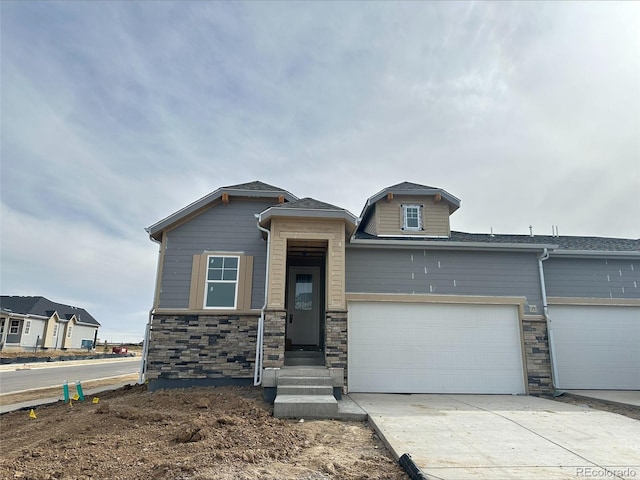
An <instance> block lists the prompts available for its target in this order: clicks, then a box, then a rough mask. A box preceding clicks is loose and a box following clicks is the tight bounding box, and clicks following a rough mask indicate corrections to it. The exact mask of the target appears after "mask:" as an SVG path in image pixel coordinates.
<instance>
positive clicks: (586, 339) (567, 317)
mask: <svg viewBox="0 0 640 480" xmlns="http://www.w3.org/2000/svg"><path fill="white" fill-rule="evenodd" d="M549 314H550V317H551V333H550V339H551V342H552V349H553V355H554V363H555V374H556V378H555V381H556V387H557V388H566V389H594V390H596V389H606V390H640V307H634V306H613V305H611V306H609V305H606V306H605V305H603V306H600V305H552V306H551V307H550V309H549Z"/></svg>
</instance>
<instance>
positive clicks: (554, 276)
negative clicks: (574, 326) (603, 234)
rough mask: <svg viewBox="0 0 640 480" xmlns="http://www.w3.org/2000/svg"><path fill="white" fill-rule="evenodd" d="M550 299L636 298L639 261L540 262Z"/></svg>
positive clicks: (639, 288) (639, 287)
mask: <svg viewBox="0 0 640 480" xmlns="http://www.w3.org/2000/svg"><path fill="white" fill-rule="evenodd" d="M543 265H544V278H545V283H546V285H547V295H548V296H550V297H576V298H640V261H638V260H618V259H607V258H600V259H590V258H553V257H551V258H550V259H548V260H546V261H545V262H544V264H543Z"/></svg>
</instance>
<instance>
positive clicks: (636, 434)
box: [349, 394, 640, 480]
mask: <svg viewBox="0 0 640 480" xmlns="http://www.w3.org/2000/svg"><path fill="white" fill-rule="evenodd" d="M349 396H350V397H351V398H352V399H353V400H354V401H355V402H356V403H357V404H358V405H360V407H362V408H363V409H364V410H365V411H366V412H367V413H368V414H369V418H370V421H371V422H372V423H373V424H374V427H375V428H376V430H377V431H378V432H379V433H380V434H381V436H382V437H383V439H384V440H385V442H386V443H387V444H388V446H389V447H390V449H391V451H392V452H393V454H394V455H395V456H396V458H397V457H399V456H401V455H403V454H404V453H409V454H410V455H411V457H412V458H413V460H414V462H415V463H416V464H417V465H418V467H420V468H421V469H422V471H423V472H424V473H425V474H426V475H427V476H428V477H429V478H431V479H447V480H458V479H460V480H463V479H464V480H467V479H495V480H502V479H523V478H536V479H551V478H553V479H564V478H566V479H574V480H575V479H580V478H616V479H620V478H624V479H633V480H637V479H640V421H637V420H633V419H631V418H628V417H623V416H621V415H617V414H613V413H608V412H603V411H599V410H594V409H591V408H588V407H580V406H574V405H569V404H565V403H560V402H554V401H552V400H544V399H541V398H536V397H526V396H503V395H392V394H350V395H349Z"/></svg>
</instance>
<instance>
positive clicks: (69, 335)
mask: <svg viewBox="0 0 640 480" xmlns="http://www.w3.org/2000/svg"><path fill="white" fill-rule="evenodd" d="M72 331H73V325H71V324H69V325H68V326H67V338H71V332H72Z"/></svg>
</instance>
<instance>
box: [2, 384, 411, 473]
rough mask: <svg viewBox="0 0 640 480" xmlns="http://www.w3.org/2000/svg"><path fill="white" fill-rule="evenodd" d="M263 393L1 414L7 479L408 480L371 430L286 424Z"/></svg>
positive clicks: (119, 400)
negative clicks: (32, 414)
mask: <svg viewBox="0 0 640 480" xmlns="http://www.w3.org/2000/svg"><path fill="white" fill-rule="evenodd" d="M260 394H261V391H260V390H259V389H255V388H233V387H223V388H197V389H195V388H194V389H177V390H164V391H157V392H153V393H151V392H147V391H146V388H145V387H144V386H136V387H132V388H131V387H129V388H127V389H121V390H119V391H114V392H108V393H103V394H101V395H100V399H99V403H97V404H94V403H91V399H90V398H88V399H87V401H85V402H75V403H73V405H72V406H69V405H67V404H64V403H62V402H59V403H57V404H55V405H51V406H48V407H42V408H39V409H37V410H36V411H35V413H36V416H37V418H36V419H32V418H29V412H28V411H19V412H13V413H9V414H5V415H2V416H0V429H1V431H2V438H1V439H0V451H2V453H3V454H2V460H0V478H8V479H11V478H23V479H34V480H44V479H63V480H67V479H68V480H71V479H74V480H88V479H113V480H119V479H123V480H124V479H126V480H134V479H156V480H165V479H166V480H169V479H171V480H178V479H185V480H186V479H194V480H204V479H214V478H215V479H244V478H246V479H255V478H274V479H275V478H278V479H289V478H291V479H293V478H296V479H329V478H331V479H332V478H336V479H341V478H344V479H357V478H362V479H365V478H366V479H394V478H407V477H406V476H405V475H404V473H403V471H402V469H401V468H400V467H399V466H398V465H397V463H396V462H395V461H394V460H393V459H392V458H391V456H390V455H389V454H388V452H387V451H386V450H385V449H384V447H383V446H382V444H381V443H380V442H379V441H378V440H377V438H376V437H375V435H374V434H373V432H372V431H371V430H370V429H369V428H368V427H367V426H366V425H364V424H363V423H358V422H349V423H344V422H336V421H306V422H298V421H295V420H280V419H276V418H273V417H272V415H271V410H270V407H269V406H268V405H266V404H264V403H263V402H262V400H261V398H260Z"/></svg>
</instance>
